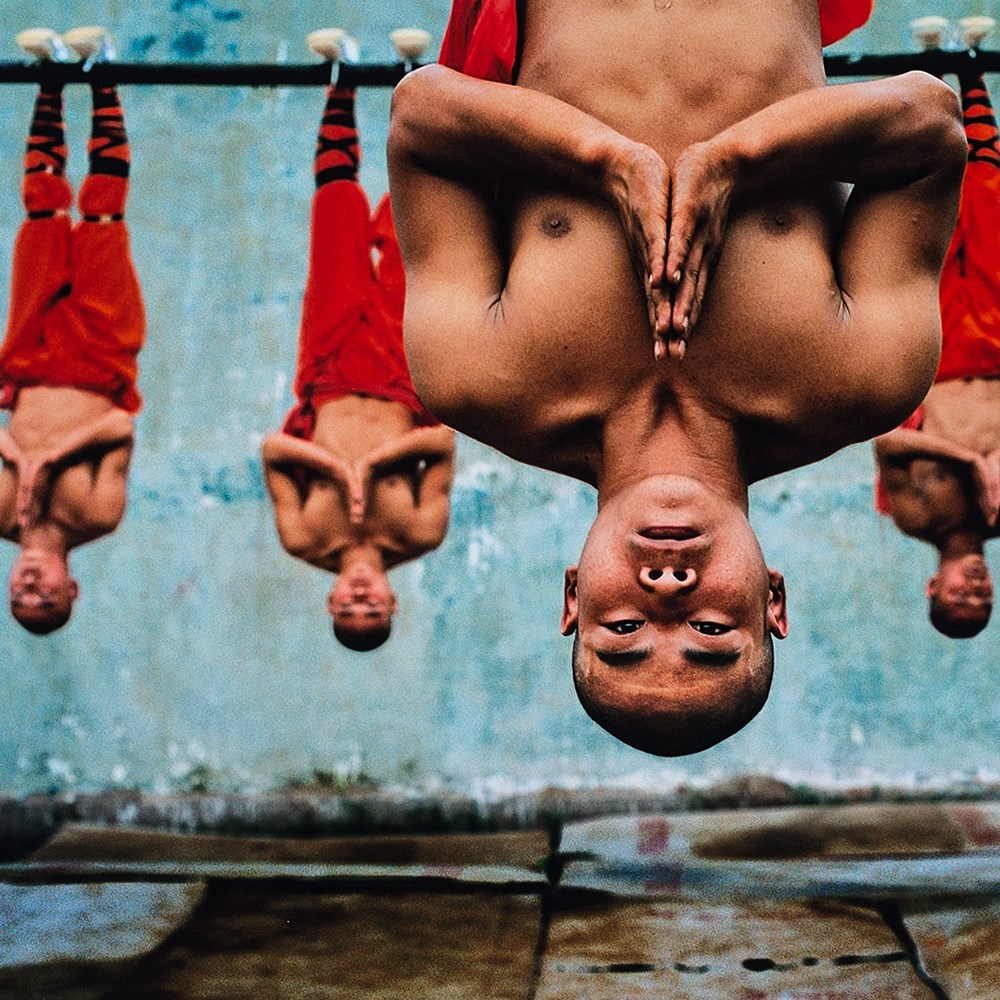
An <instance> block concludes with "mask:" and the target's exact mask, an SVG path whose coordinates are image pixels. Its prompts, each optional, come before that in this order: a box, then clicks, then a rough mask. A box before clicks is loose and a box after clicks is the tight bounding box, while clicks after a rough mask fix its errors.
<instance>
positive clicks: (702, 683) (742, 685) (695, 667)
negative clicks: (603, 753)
mask: <svg viewBox="0 0 1000 1000" xmlns="http://www.w3.org/2000/svg"><path fill="white" fill-rule="evenodd" d="M636 653H638V654H640V656H639V657H638V658H636ZM642 653H643V650H642V647H638V649H637V650H636V652H635V653H630V654H628V656H626V657H623V658H621V659H619V658H618V657H611V662H608V661H607V659H606V658H603V657H602V656H600V655H599V654H598V653H595V652H593V651H591V650H585V649H584V648H583V646H582V644H581V643H580V639H579V636H577V637H576V638H575V639H574V642H573V681H574V684H575V685H576V692H577V695H578V697H579V698H580V703H581V704H582V705H583V707H584V710H585V711H586V712H587V714H588V715H589V716H590V717H591V718H592V719H593V720H594V721H595V722H596V723H597V724H598V725H599V726H601V727H603V728H604V729H606V730H607V731H608V732H609V733H611V735H612V736H614V737H616V738H617V739H619V740H621V741H622V742H623V743H627V744H628V745H629V746H632V747H635V748H636V749H637V750H643V751H645V752H646V753H651V754H656V755H657V756H660V757H679V756H682V755H684V754H692V753H698V752H700V751H702V750H707V749H708V748H709V747H711V746H714V745H715V744H716V743H719V742H721V741H722V740H724V739H727V738H728V737H730V736H732V735H733V734H734V733H737V732H739V730H740V729H742V728H743V727H744V726H745V725H746V724H747V723H748V722H749V721H750V720H751V719H752V718H753V717H754V716H755V715H757V713H758V712H759V711H760V710H761V708H763V706H764V703H765V702H766V701H767V695H768V692H769V690H770V687H771V677H772V674H773V670H774V643H773V641H772V639H771V636H770V635H769V634H767V635H765V637H764V641H763V643H762V644H761V645H760V646H759V647H756V648H754V649H753V650H749V651H747V652H746V653H744V654H741V655H740V656H738V657H728V656H714V655H708V656H704V655H702V654H700V653H699V654H696V655H695V656H693V657H689V656H685V655H684V653H683V652H682V653H681V654H680V655H679V658H676V659H674V658H672V659H669V660H667V661H664V660H662V659H657V658H655V657H654V655H653V653H652V652H650V653H649V654H647V655H644V656H643V655H641V654H642Z"/></svg>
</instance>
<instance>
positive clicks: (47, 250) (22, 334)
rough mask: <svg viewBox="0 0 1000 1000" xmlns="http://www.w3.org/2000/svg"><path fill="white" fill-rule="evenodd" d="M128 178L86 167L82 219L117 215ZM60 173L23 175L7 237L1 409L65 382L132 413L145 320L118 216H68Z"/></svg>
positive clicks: (67, 189)
mask: <svg viewBox="0 0 1000 1000" xmlns="http://www.w3.org/2000/svg"><path fill="white" fill-rule="evenodd" d="M126 191H127V181H126V180H125V179H124V178H121V177H110V176H107V175H104V174H90V175H88V177H87V178H86V180H85V181H84V183H83V186H82V187H81V189H80V198H79V206H80V211H81V213H82V214H83V215H84V216H88V215H104V214H110V215H120V214H121V213H123V212H124V208H125V196H126ZM72 197H73V194H72V190H71V189H70V186H69V183H68V182H67V181H66V180H65V178H63V177H59V176H55V175H53V174H47V173H33V174H27V175H26V176H25V178H24V199H25V205H26V206H27V207H28V210H29V212H32V213H35V212H42V213H48V212H59V213H60V214H56V215H50V216H48V217H47V218H35V219H33V218H30V217H29V218H28V219H26V220H25V221H24V222H23V223H22V225H21V228H20V230H19V232H18V234H17V240H16V242H15V244H14V263H13V273H12V277H11V295H10V307H9V313H8V320H7V332H6V335H5V337H4V342H3V345H2V346H0V406H2V407H5V408H8V409H9V408H12V407H13V406H14V403H15V402H16V399H17V390H18V389H20V388H23V387H25V386H35V385H49V386H72V387H73V388H76V389H87V390H90V391H91V392H97V393H100V394H101V395H103V396H107V397H108V398H109V399H110V400H111V401H112V402H113V403H114V404H115V405H116V406H119V407H121V408H122V409H123V410H127V411H128V412H130V413H135V412H136V411H137V410H138V409H139V408H140V406H141V405H142V399H141V397H140V395H139V392H138V389H137V388H136V378H137V376H138V354H139V349H140V348H141V347H142V342H143V339H144V336H145V329H146V318H145V310H144V308H143V302H142V293H141V291H140V289H139V281H138V278H137V277H136V273H135V269H134V267H133V265H132V257H131V253H130V251H129V238H128V230H127V229H126V228H125V223H124V222H122V221H118V222H110V223H103V222H87V221H81V222H78V223H76V225H73V224H72V222H71V221H70V218H69V215H68V214H67V211H66V210H67V207H68V206H69V205H70V204H71V203H72Z"/></svg>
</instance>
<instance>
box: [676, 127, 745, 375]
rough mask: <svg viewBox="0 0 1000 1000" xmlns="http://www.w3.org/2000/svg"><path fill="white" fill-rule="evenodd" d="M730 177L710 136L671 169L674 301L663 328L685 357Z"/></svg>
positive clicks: (723, 219)
mask: <svg viewBox="0 0 1000 1000" xmlns="http://www.w3.org/2000/svg"><path fill="white" fill-rule="evenodd" d="M734 183H735V178H734V172H733V170H732V169H731V167H730V164H729V163H728V161H727V160H726V159H725V158H724V157H723V156H722V155H721V154H720V153H719V152H718V150H717V147H716V146H713V145H712V144H711V143H708V142H699V143H695V144H694V145H691V146H688V148H687V149H685V150H684V152H683V153H681V155H680V156H679V157H678V158H677V162H676V163H675V164H674V167H673V170H672V172H671V179H670V225H669V227H668V237H667V261H666V274H667V276H668V279H667V280H668V281H669V283H670V286H671V292H672V294H671V299H672V305H673V307H672V309H671V312H670V319H669V324H668V327H667V330H666V331H665V332H667V333H668V335H669V338H670V354H671V356H672V357H677V358H682V357H684V352H685V350H686V349H687V342H688V338H689V336H690V333H691V329H692V328H693V327H694V325H695V324H696V323H697V322H698V316H699V315H700V313H701V307H702V303H703V302H704V300H705V291H706V289H707V287H708V280H709V278H710V277H711V273H712V269H713V268H714V267H715V262H716V261H717V260H718V258H719V253H720V252H721V250H722V242H723V238H724V237H725V232H726V223H727V221H728V218H729V203H730V201H731V199H732V195H733V187H734Z"/></svg>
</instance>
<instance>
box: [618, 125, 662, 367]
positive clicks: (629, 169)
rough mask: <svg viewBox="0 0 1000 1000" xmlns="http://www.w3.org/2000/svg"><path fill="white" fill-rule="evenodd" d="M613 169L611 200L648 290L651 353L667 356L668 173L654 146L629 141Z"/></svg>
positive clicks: (658, 356) (635, 266)
mask: <svg viewBox="0 0 1000 1000" xmlns="http://www.w3.org/2000/svg"><path fill="white" fill-rule="evenodd" d="M625 148H626V149H627V153H626V154H624V155H622V156H620V157H619V159H618V161H617V166H616V168H615V170H614V171H613V176H614V181H613V183H612V200H613V202H614V205H615V207H616V209H617V211H618V219H619V221H620V223H621V226H622V229H623V230H624V232H625V241H626V244H627V246H628V250H629V256H630V257H631V258H632V265H633V267H634V268H635V272H636V274H637V276H638V278H639V283H640V284H641V285H642V288H643V290H644V291H645V294H646V305H647V308H648V310H649V325H650V329H651V330H652V333H653V354H654V357H656V358H657V359H659V358H662V357H663V356H664V355H665V354H666V345H665V343H664V339H663V335H664V333H666V331H667V329H668V328H669V325H670V305H671V303H670V296H669V294H667V293H666V292H665V290H664V285H665V282H664V275H665V273H666V271H665V269H664V264H665V261H664V258H665V257H666V253H667V205H668V200H669V197H670V171H669V170H668V169H667V165H666V164H665V163H664V162H663V158H662V157H661V156H660V154H659V153H657V152H656V151H655V150H654V149H651V148H650V147H649V146H645V145H643V144H642V143H635V142H629V143H627V145H626V147H625Z"/></svg>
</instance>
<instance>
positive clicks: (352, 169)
mask: <svg viewBox="0 0 1000 1000" xmlns="http://www.w3.org/2000/svg"><path fill="white" fill-rule="evenodd" d="M360 162H361V147H360V145H359V143H358V129H357V126H356V125H355V123H354V91H353V90H347V89H346V88H344V89H341V88H338V87H335V86H333V85H331V86H329V87H327V89H326V108H325V109H324V110H323V120H322V121H321V122H320V126H319V136H318V137H317V139H316V159H315V160H314V161H313V174H314V176H315V179H316V187H318V188H320V187H322V186H323V185H324V184H329V183H330V182H331V181H356V180H357V179H358V164H359V163H360Z"/></svg>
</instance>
